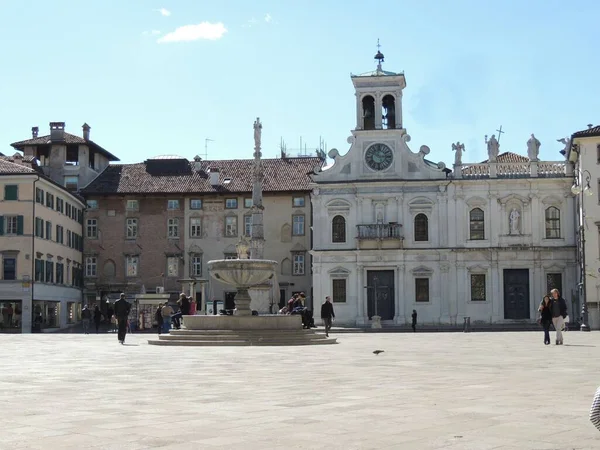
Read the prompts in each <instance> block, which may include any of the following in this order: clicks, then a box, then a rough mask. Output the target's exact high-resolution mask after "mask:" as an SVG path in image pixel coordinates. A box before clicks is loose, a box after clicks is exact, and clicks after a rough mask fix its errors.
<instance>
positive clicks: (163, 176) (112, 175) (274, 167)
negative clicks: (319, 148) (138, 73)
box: [82, 157, 322, 195]
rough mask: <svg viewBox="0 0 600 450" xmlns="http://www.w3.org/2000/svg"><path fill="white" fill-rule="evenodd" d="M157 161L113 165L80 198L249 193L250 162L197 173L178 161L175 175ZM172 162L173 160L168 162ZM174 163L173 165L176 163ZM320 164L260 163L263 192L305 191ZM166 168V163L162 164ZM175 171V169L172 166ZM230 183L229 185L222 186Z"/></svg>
mask: <svg viewBox="0 0 600 450" xmlns="http://www.w3.org/2000/svg"><path fill="white" fill-rule="evenodd" d="M157 161H159V160H149V161H145V162H144V163H139V164H112V165H110V166H108V167H107V168H106V169H105V170H104V171H103V172H102V173H101V174H100V175H99V176H98V177H97V178H96V179H95V180H94V181H92V182H91V183H90V184H89V185H88V186H86V187H85V188H84V189H83V190H82V194H84V195H91V194H98V195H110V194H150V193H157V194H158V193H170V194H186V193H228V192H232V193H234V192H235V193H239V192H252V173H253V162H254V161H253V160H251V159H237V160H221V161H201V167H200V170H199V171H196V170H195V169H194V162H193V161H192V162H189V161H187V160H185V159H184V160H180V161H181V162H182V163H183V165H182V166H179V168H178V170H177V171H176V173H175V172H174V171H173V170H162V171H161V170H157V164H156V163H157ZM170 161H173V160H170ZM176 162H177V161H175V163H176ZM320 164H322V160H321V159H319V158H315V157H304V158H282V159H263V160H262V165H263V173H264V178H263V186H262V187H263V191H264V192H283V191H308V190H310V188H309V184H310V182H311V177H310V174H312V173H313V172H314V170H315V169H316V168H317V167H318V166H319V165H320ZM164 166H165V167H166V166H167V162H166V161H165V162H164ZM172 167H176V166H171V168H172ZM209 168H213V169H218V170H219V185H218V186H211V184H210V177H209V170H208V169H209ZM226 179H230V181H229V182H228V183H224V181H225V180H226Z"/></svg>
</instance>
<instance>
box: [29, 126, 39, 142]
mask: <svg viewBox="0 0 600 450" xmlns="http://www.w3.org/2000/svg"><path fill="white" fill-rule="evenodd" d="M39 131H40V129H39V127H31V137H32V138H33V139H35V138H36V137H38V133H39Z"/></svg>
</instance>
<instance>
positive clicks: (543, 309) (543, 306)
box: [538, 295, 552, 345]
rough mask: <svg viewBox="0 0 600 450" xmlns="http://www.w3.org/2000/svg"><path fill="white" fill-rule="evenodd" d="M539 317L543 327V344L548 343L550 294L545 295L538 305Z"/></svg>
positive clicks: (550, 308) (550, 313) (550, 315)
mask: <svg viewBox="0 0 600 450" xmlns="http://www.w3.org/2000/svg"><path fill="white" fill-rule="evenodd" d="M538 311H539V313H540V318H539V319H538V321H539V323H540V325H542V327H543V328H544V344H545V345H550V325H552V307H551V302H550V296H548V295H545V296H544V299H543V300H542V303H540V307H539V308H538Z"/></svg>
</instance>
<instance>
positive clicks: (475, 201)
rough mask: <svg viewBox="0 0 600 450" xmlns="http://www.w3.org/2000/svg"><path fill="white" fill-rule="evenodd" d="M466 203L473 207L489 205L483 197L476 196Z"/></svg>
mask: <svg viewBox="0 0 600 450" xmlns="http://www.w3.org/2000/svg"><path fill="white" fill-rule="evenodd" d="M465 203H466V204H467V205H469V206H471V207H475V206H486V205H487V204H488V201H487V200H486V199H485V198H483V197H479V196H474V197H469V198H468V199H467V200H465Z"/></svg>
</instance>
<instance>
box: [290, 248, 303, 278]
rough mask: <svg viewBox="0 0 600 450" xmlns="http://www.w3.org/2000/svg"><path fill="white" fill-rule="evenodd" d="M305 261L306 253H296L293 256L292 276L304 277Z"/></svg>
mask: <svg viewBox="0 0 600 450" xmlns="http://www.w3.org/2000/svg"><path fill="white" fill-rule="evenodd" d="M304 261H305V255H304V253H294V254H293V269H292V275H304V273H305V270H304Z"/></svg>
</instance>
